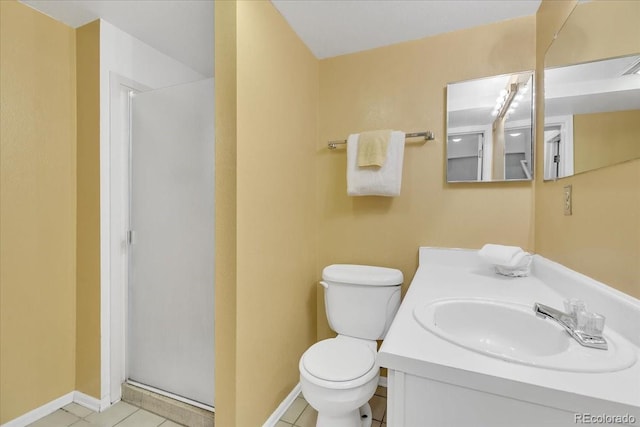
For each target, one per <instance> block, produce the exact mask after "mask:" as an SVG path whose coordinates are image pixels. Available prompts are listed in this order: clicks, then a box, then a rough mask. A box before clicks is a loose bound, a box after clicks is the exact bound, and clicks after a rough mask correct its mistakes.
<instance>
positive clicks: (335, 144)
mask: <svg viewBox="0 0 640 427" xmlns="http://www.w3.org/2000/svg"><path fill="white" fill-rule="evenodd" d="M419 136H422V137H424V140H425V141H433V140H434V139H435V138H436V137H435V135H434V133H433V132H432V131H430V130H427V131H424V132H413V133H407V134H405V136H404V137H405V138H417V137H419ZM346 143H347V140H346V139H345V140H341V141H329V143H328V144H327V145H328V146H329V150H335V149H336V148H338V144H346Z"/></svg>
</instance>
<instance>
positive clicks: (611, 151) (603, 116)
mask: <svg viewBox="0 0 640 427" xmlns="http://www.w3.org/2000/svg"><path fill="white" fill-rule="evenodd" d="M639 140H640V110H627V111H612V112H607V113H593V114H576V115H574V116H573V141H574V153H573V166H574V169H573V170H574V171H575V173H581V172H587V171H590V170H593V169H598V168H601V167H604V166H610V165H615V164H617V163H621V162H625V161H627V160H631V159H639V158H640V141H639Z"/></svg>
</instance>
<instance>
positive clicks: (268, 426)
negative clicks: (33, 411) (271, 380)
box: [1, 383, 302, 427]
mask: <svg viewBox="0 0 640 427" xmlns="http://www.w3.org/2000/svg"><path fill="white" fill-rule="evenodd" d="M301 390H302V387H301V386H300V383H298V384H296V386H295V387H294V388H293V390H291V393H289V395H288V396H287V397H285V398H284V400H283V401H282V403H280V405H279V406H278V407H277V408H276V410H275V411H274V412H273V414H271V416H270V417H269V418H268V419H267V421H265V422H264V424H262V427H275V425H276V424H277V423H278V421H280V418H282V416H283V415H284V414H285V412H287V409H289V406H291V404H292V403H293V401H294V400H296V397H298V395H299V394H300V391H301ZM1 427H4V426H1Z"/></svg>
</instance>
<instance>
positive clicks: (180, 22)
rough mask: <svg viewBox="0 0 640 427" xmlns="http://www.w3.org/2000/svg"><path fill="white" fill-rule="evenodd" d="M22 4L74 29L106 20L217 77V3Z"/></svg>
mask: <svg viewBox="0 0 640 427" xmlns="http://www.w3.org/2000/svg"><path fill="white" fill-rule="evenodd" d="M0 1H1V0H0ZM22 3H25V4H27V5H29V6H31V7H33V8H34V9H37V10H39V11H41V12H43V13H45V14H46V15H49V16H51V17H52V18H54V19H56V20H58V21H61V22H63V23H65V24H67V25H69V26H71V27H74V28H77V27H80V26H82V25H84V24H87V23H89V22H91V21H94V20H96V19H98V18H102V19H104V20H105V21H107V22H109V23H111V24H113V25H115V26H116V27H118V28H120V29H121V30H123V31H124V32H126V33H129V34H131V35H132V36H133V37H135V38H137V39H139V40H142V41H143V42H145V43H146V44H148V45H149V46H151V47H153V48H155V49H157V50H159V51H160V52H162V53H164V54H166V55H169V56H171V57H172V58H174V59H176V60H178V61H180V62H182V63H183V64H186V65H187V66H189V67H191V68H192V69H193V70H195V71H197V72H199V73H200V74H202V75H203V76H205V77H211V76H213V0H155V1H153V0H22Z"/></svg>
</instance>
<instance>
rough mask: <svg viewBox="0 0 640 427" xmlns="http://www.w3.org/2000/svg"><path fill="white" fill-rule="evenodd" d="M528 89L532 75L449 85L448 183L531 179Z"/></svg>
mask: <svg viewBox="0 0 640 427" xmlns="http://www.w3.org/2000/svg"><path fill="white" fill-rule="evenodd" d="M532 85H533V73H532V72H531V71H526V72H521V73H514V74H508V75H501V76H494V77H488V78H482V79H476V80H469V81H464V82H457V83H450V84H448V85H447V182H487V181H493V182H495V181H523V180H525V181H526V180H531V179H532V175H533V173H532V171H533V141H534V138H533V130H534V126H533V95H532V94H533V90H532V89H533V88H532Z"/></svg>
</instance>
